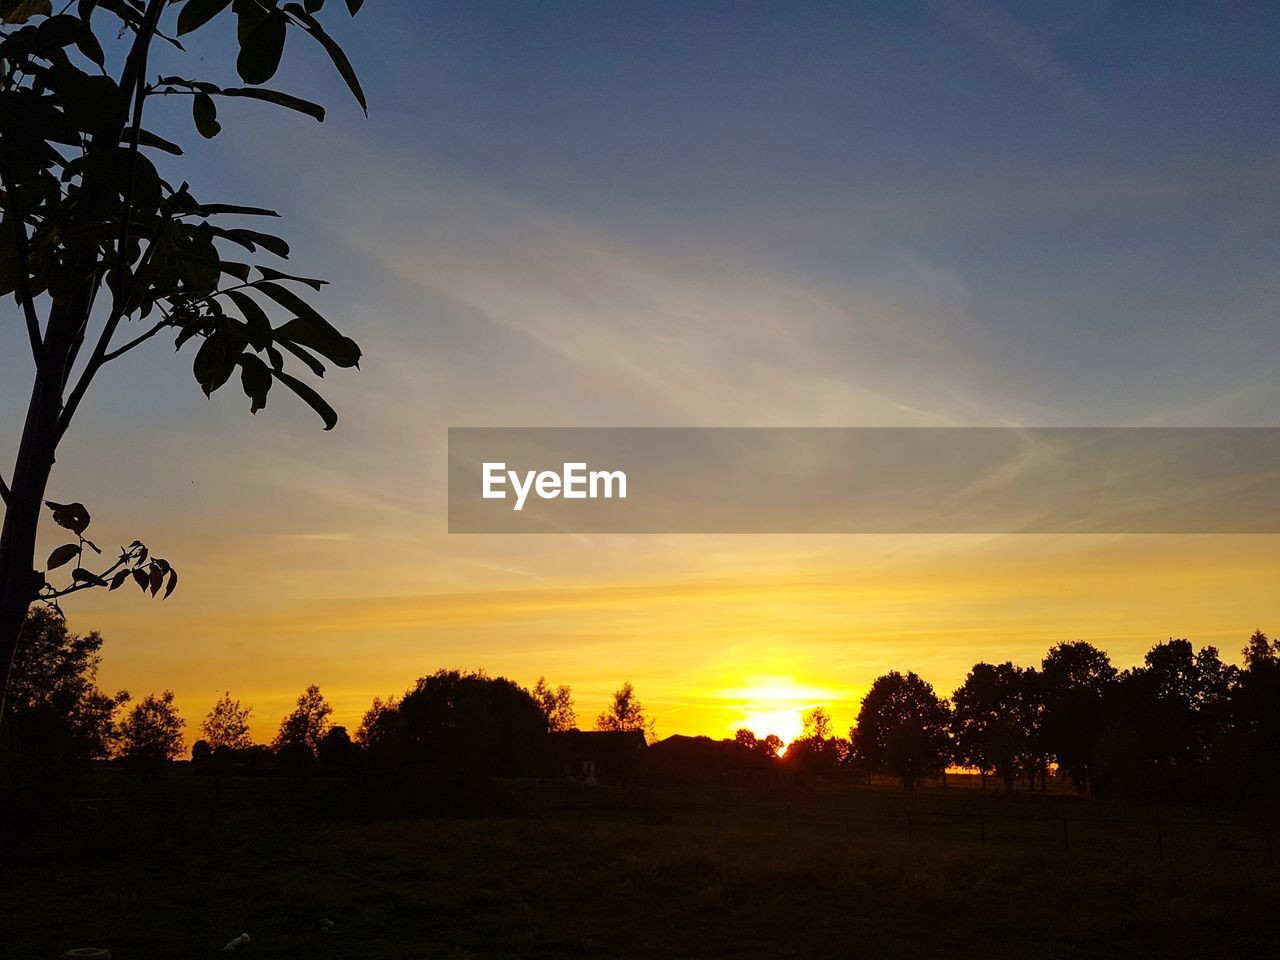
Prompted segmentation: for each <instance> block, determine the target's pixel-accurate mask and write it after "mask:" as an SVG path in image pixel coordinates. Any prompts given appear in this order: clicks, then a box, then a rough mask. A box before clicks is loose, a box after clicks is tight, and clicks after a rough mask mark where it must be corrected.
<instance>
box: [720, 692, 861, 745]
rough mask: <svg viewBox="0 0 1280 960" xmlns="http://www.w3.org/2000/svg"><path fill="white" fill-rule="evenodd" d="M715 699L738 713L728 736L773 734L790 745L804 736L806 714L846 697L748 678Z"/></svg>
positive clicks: (844, 694) (843, 693) (842, 694)
mask: <svg viewBox="0 0 1280 960" xmlns="http://www.w3.org/2000/svg"><path fill="white" fill-rule="evenodd" d="M716 696H717V698H718V699H722V700H728V701H732V702H733V705H734V707H735V708H736V710H737V716H738V719H737V720H736V721H734V722H732V723H731V724H730V725H729V728H730V729H729V732H730V733H732V732H734V731H736V730H738V729H739V728H741V727H746V728H747V729H748V730H750V731H751V732H752V733H754V734H755V735H756V736H757V737H765V736H767V735H768V734H771V733H776V734H777V735H778V736H779V737H781V738H782V741H783V743H790V742H791V741H792V740H794V739H796V738H797V737H799V736H800V735H801V734H802V733H803V732H804V712H805V711H806V710H809V709H811V708H813V707H817V706H823V705H826V704H830V703H831V702H833V701H837V700H843V699H845V697H846V696H847V694H846V692H844V691H837V690H828V689H824V688H820V687H813V686H807V685H805V684H802V683H798V682H797V681H795V680H794V679H792V678H791V677H751V678H749V679H747V680H746V681H745V682H744V683H743V685H742V686H740V687H733V688H728V689H724V690H720V691H718V692H717V694H716Z"/></svg>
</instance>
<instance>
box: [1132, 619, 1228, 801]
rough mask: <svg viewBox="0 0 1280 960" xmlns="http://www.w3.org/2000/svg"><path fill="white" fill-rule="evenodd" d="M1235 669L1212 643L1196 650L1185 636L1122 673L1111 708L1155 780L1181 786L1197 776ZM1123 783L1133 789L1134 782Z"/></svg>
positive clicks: (1219, 724)
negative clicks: (1135, 744)
mask: <svg viewBox="0 0 1280 960" xmlns="http://www.w3.org/2000/svg"><path fill="white" fill-rule="evenodd" d="M1237 673H1238V671H1237V670H1236V668H1235V667H1230V666H1228V665H1226V664H1224V663H1223V662H1222V660H1221V658H1220V657H1219V656H1218V651H1217V650H1216V649H1215V648H1213V647H1205V648H1203V649H1202V650H1200V651H1199V652H1197V651H1195V649H1194V648H1193V647H1192V646H1191V644H1190V643H1189V642H1188V641H1186V640H1168V641H1166V642H1165V643H1160V644H1156V646H1154V647H1152V648H1151V650H1149V651H1148V652H1147V655H1146V657H1145V658H1144V661H1143V665H1142V666H1140V667H1135V668H1133V669H1132V670H1126V671H1125V672H1124V673H1123V674H1121V676H1120V679H1119V683H1118V685H1117V690H1116V709H1115V711H1113V712H1115V713H1117V714H1118V715H1119V716H1120V718H1121V722H1122V723H1123V724H1124V725H1125V727H1126V728H1127V729H1128V730H1129V731H1130V732H1131V733H1132V734H1133V735H1134V736H1136V737H1137V738H1138V740H1139V742H1140V746H1141V751H1142V761H1141V764H1140V765H1141V766H1142V767H1143V773H1144V774H1145V776H1146V779H1147V780H1149V781H1150V783H1151V784H1152V785H1153V786H1159V787H1160V788H1161V789H1166V790H1168V789H1174V788H1185V787H1188V786H1190V785H1191V784H1193V783H1195V782H1198V781H1199V780H1200V779H1201V777H1202V773H1203V769H1204V767H1205V765H1206V764H1207V763H1208V760H1209V754H1210V749H1211V746H1212V744H1213V743H1214V742H1215V741H1216V740H1217V739H1218V738H1219V737H1220V736H1221V735H1222V733H1223V732H1224V730H1225V728H1226V725H1227V722H1228V719H1229V711H1230V703H1231V690H1232V688H1233V686H1234V684H1235V682H1236V675H1237ZM1112 779H1114V777H1113V778H1112ZM1127 786H1128V792H1130V793H1132V792H1134V788H1135V784H1134V783H1130V784H1128V785H1127Z"/></svg>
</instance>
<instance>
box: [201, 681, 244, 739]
mask: <svg viewBox="0 0 1280 960" xmlns="http://www.w3.org/2000/svg"><path fill="white" fill-rule="evenodd" d="M252 714H253V708H252V707H242V706H241V705H240V701H239V700H232V699H231V693H230V692H229V691H228V692H225V693H223V694H222V696H221V697H220V698H219V700H218V702H217V703H215V704H214V705H213V707H212V709H210V711H209V713H208V715H206V716H205V718H204V720H203V721H201V723H200V732H201V733H202V734H204V739H205V742H206V743H207V744H208V747H209V749H210V750H211V751H212V750H219V749H222V750H246V749H248V748H249V747H251V746H253V737H252V736H251V735H250V733H249V717H250V716H251V715H252Z"/></svg>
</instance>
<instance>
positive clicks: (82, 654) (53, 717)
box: [6, 608, 129, 763]
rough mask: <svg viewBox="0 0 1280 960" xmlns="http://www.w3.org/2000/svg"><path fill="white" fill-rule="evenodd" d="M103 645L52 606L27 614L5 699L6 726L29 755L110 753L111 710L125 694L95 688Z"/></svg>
mask: <svg viewBox="0 0 1280 960" xmlns="http://www.w3.org/2000/svg"><path fill="white" fill-rule="evenodd" d="M101 650H102V635H101V634H100V633H98V632H97V631H93V632H91V633H88V634H84V635H83V636H82V635H80V634H75V633H72V632H71V631H70V630H68V629H67V623H66V621H65V620H63V619H62V617H60V616H58V615H57V614H56V613H54V612H53V611H52V610H48V609H44V608H36V609H34V610H31V611H29V612H28V613H27V618H26V622H25V623H24V625H23V629H22V644H21V650H20V653H19V655H18V658H17V660H16V661H15V662H14V665H13V674H12V677H11V680H10V687H11V692H10V696H9V699H8V701H7V704H6V710H7V714H8V715H7V718H6V719H7V721H8V723H9V724H10V731H11V732H12V733H13V734H14V735H15V736H16V738H17V741H18V744H19V748H20V749H21V750H22V753H23V755H24V756H25V757H26V758H27V759H29V760H32V761H35V762H38V763H45V762H57V761H77V760H95V759H99V758H101V757H106V756H108V755H109V754H110V753H111V750H112V746H113V742H114V739H115V723H114V717H115V712H116V709H117V708H118V707H119V706H120V705H121V704H124V703H126V702H127V701H128V699H129V695H128V694H127V693H125V692H124V691H121V692H119V693H117V694H116V695H115V696H109V695H107V694H105V693H103V692H102V691H101V690H99V689H98V685H97V677H98V665H99V664H100V663H101V661H102V656H101V653H100V651H101Z"/></svg>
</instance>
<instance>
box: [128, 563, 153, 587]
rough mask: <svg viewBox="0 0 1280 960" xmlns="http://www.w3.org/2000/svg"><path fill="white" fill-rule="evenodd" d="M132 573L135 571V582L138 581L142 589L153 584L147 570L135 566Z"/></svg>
mask: <svg viewBox="0 0 1280 960" xmlns="http://www.w3.org/2000/svg"><path fill="white" fill-rule="evenodd" d="M132 573H133V582H134V583H136V584H137V585H138V586H139V587H140V588H141V589H143V590H146V589H147V588H148V587H149V586H151V578H150V577H148V576H147V571H145V570H139V569H138V568H136V567H135V568H134V569H133V571H132Z"/></svg>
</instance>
